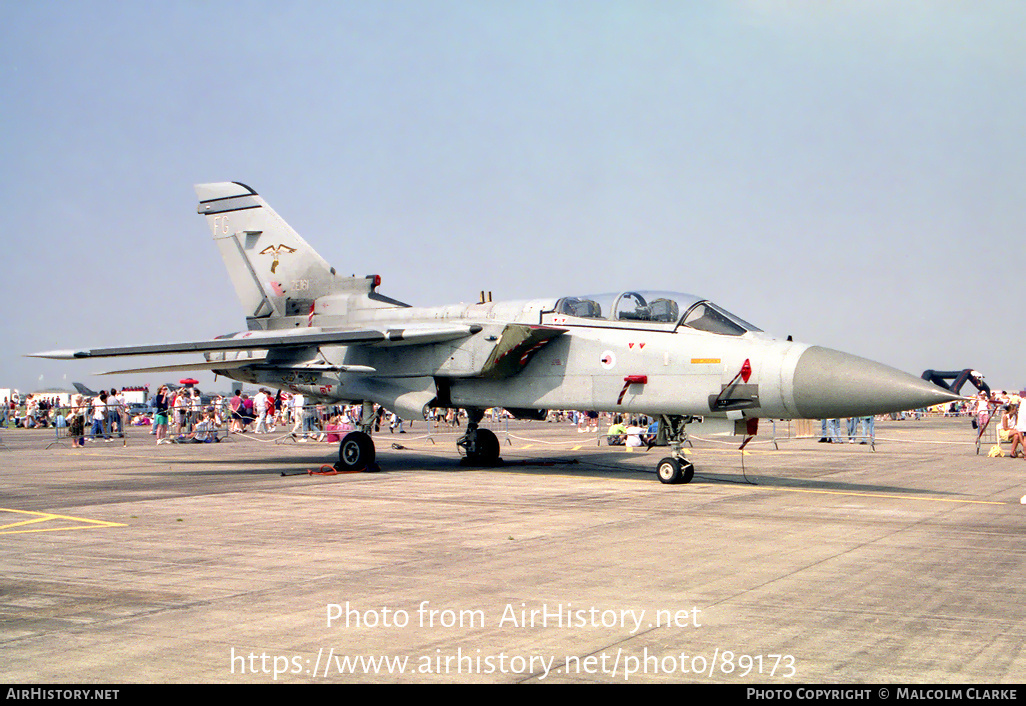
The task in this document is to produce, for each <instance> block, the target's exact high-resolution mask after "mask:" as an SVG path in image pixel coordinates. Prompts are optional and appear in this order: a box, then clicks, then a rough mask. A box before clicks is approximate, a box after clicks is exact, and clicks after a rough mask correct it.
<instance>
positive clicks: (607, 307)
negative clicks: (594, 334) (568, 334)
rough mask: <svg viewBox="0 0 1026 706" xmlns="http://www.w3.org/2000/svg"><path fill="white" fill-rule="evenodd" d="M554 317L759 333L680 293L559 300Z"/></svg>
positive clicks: (736, 333) (737, 333)
mask: <svg viewBox="0 0 1026 706" xmlns="http://www.w3.org/2000/svg"><path fill="white" fill-rule="evenodd" d="M554 313H555V314H557V315H563V316H569V317H574V318H579V319H591V320H592V321H593V322H594V321H595V320H596V319H600V320H607V321H625V322H627V321H629V322H631V323H639V324H642V325H656V324H663V325H670V326H674V327H675V326H686V327H688V328H693V329H696V330H699V331H707V332H709V333H719V334H723V335H727V336H741V335H743V334H745V333H747V332H748V331H760V330H761V329H759V328H757V327H755V326H753V325H752V324H750V323H748V322H747V321H745V320H744V319H741V318H738V317H737V316H734V315H733V314H731V313H730V312H728V311H727V310H725V309H722V308H720V307H718V306H716V305H715V304H713V303H712V302H710V301H709V300H707V299H699V298H698V297H696V296H695V295H693V294H683V293H681V292H652V291H629V292H620V293H618V294H593V295H586V296H581V297H563V298H562V299H560V300H559V301H557V302H556V307H555V310H554ZM582 323H584V322H582Z"/></svg>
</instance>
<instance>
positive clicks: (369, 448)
mask: <svg viewBox="0 0 1026 706" xmlns="http://www.w3.org/2000/svg"><path fill="white" fill-rule="evenodd" d="M373 465H374V440H373V439H371V438H370V435H369V434H365V433H363V432H362V431H351V432H349V433H348V434H346V435H345V436H344V437H343V438H342V442H341V443H340V444H339V445H338V466H339V470H343V471H362V470H364V469H367V468H370V467H372V466H373Z"/></svg>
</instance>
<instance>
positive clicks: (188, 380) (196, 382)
mask: <svg viewBox="0 0 1026 706" xmlns="http://www.w3.org/2000/svg"><path fill="white" fill-rule="evenodd" d="M178 382H179V383H180V384H182V385H199V380H193V379H192V378H185V379H184V380H179V381H178Z"/></svg>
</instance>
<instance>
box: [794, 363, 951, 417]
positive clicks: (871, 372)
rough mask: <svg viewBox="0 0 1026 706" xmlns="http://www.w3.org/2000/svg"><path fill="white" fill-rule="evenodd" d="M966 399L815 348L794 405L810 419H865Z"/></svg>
mask: <svg viewBox="0 0 1026 706" xmlns="http://www.w3.org/2000/svg"><path fill="white" fill-rule="evenodd" d="M958 399H961V397H960V396H959V395H956V394H955V393H953V392H950V391H948V390H945V389H943V388H941V387H938V386H937V385H934V384H933V383H932V382H927V381H926V380H923V379H921V378H917V377H914V376H912V375H909V374H908V373H903V372H901V371H900V370H896V369H895V368H891V367H889V366H887V365H883V364H882V363H874V362H873V361H871V360H866V359H865V358H859V357H858V356H854V355H849V354H847V353H842V352H840V351H835V350H831V349H829V348H821V347H819V346H813V347H811V348H809V349H808V350H806V351H805V352H804V353H802V355H801V357H800V358H799V359H798V364H797V365H796V366H795V369H794V401H795V405H796V406H797V407H798V412H799V414H800V415H801V417H802V418H805V419H830V418H833V417H863V416H869V415H872V414H883V413H884V412H900V411H903V410H907V409H917V408H919V407H926V406H928V405H933V404H938V403H940V402H949V401H951V400H958Z"/></svg>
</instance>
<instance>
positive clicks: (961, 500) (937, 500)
mask: <svg viewBox="0 0 1026 706" xmlns="http://www.w3.org/2000/svg"><path fill="white" fill-rule="evenodd" d="M766 489H767V490H784V491H787V492H790V493H819V494H820V495H848V496H852V497H860V498H891V499H893V500H925V501H927V502H935V503H968V504H970V505H1011V504H1012V503H1010V502H1008V501H1006V500H967V499H965V498H924V497H921V496H919V495H891V494H889V493H856V492H853V491H847V490H809V489H808V488H786V487H780V486H773V487H766Z"/></svg>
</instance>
